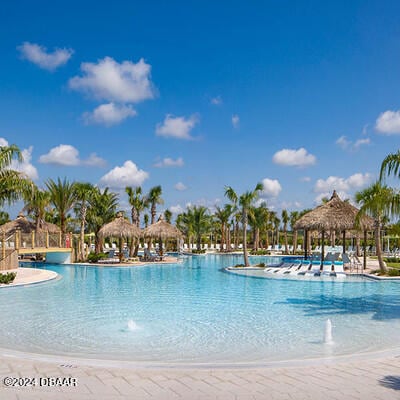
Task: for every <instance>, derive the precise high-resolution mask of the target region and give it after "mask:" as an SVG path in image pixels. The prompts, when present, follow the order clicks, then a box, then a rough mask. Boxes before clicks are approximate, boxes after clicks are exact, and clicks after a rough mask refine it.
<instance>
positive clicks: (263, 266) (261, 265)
mask: <svg viewBox="0 0 400 400" xmlns="http://www.w3.org/2000/svg"><path fill="white" fill-rule="evenodd" d="M254 266H255V267H258V268H265V263H260V264H256V265H254Z"/></svg>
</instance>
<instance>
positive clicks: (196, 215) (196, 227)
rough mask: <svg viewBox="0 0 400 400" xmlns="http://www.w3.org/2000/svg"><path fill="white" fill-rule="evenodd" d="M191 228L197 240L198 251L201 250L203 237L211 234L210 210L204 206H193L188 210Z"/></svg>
mask: <svg viewBox="0 0 400 400" xmlns="http://www.w3.org/2000/svg"><path fill="white" fill-rule="evenodd" d="M188 215H189V218H190V220H191V227H192V230H193V233H194V236H195V238H196V244H197V250H200V249H201V239H202V237H203V235H205V234H207V233H209V230H210V223H211V218H210V215H209V214H208V209H207V208H206V207H204V206H198V207H197V206H193V207H190V208H189V210H188Z"/></svg>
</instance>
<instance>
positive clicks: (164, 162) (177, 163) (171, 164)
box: [154, 157, 184, 168]
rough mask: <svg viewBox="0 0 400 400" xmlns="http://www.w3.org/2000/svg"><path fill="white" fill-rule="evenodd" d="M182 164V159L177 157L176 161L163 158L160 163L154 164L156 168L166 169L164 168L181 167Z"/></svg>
mask: <svg viewBox="0 0 400 400" xmlns="http://www.w3.org/2000/svg"><path fill="white" fill-rule="evenodd" d="M183 165H184V162H183V158H182V157H179V158H177V159H176V160H174V159H173V158H170V157H166V158H163V159H162V160H161V161H159V162H157V163H155V164H154V166H155V167H157V168H166V167H183Z"/></svg>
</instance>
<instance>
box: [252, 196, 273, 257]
mask: <svg viewBox="0 0 400 400" xmlns="http://www.w3.org/2000/svg"><path fill="white" fill-rule="evenodd" d="M268 215H269V211H268V208H267V203H265V202H262V203H261V204H260V205H259V206H258V207H250V209H249V225H250V226H251V227H252V229H253V251H257V250H258V249H259V247H260V234H261V233H262V232H263V231H264V230H265V228H266V225H267V221H268Z"/></svg>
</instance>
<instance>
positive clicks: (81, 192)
mask: <svg viewBox="0 0 400 400" xmlns="http://www.w3.org/2000/svg"><path fill="white" fill-rule="evenodd" d="M94 193H95V187H94V186H93V185H92V184H91V183H83V182H77V183H76V184H75V204H74V211H75V214H76V215H77V216H79V222H80V230H79V233H80V237H79V242H80V246H79V254H78V259H79V260H80V261H84V260H85V226H86V216H87V211H88V208H89V207H90V203H91V200H92V197H93V195H94Z"/></svg>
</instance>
